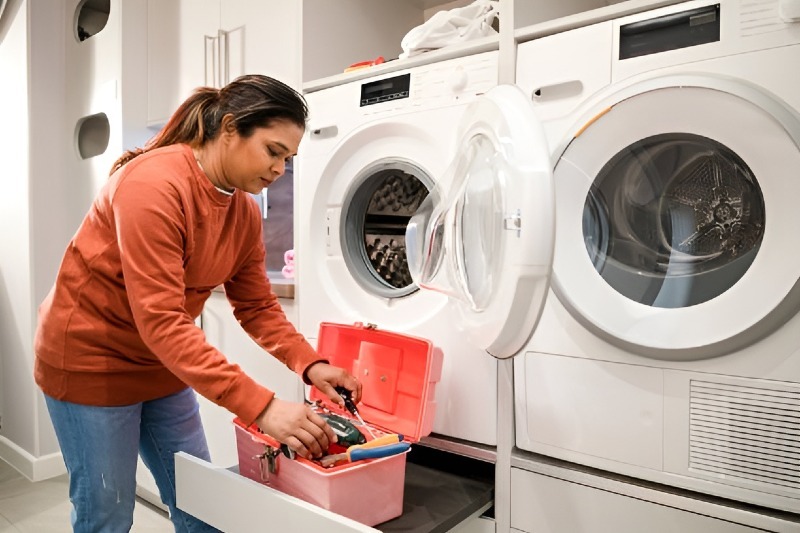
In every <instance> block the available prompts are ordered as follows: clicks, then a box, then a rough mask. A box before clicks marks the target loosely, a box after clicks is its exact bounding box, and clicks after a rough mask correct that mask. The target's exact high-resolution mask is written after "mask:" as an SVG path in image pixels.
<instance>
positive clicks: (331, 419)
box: [319, 413, 367, 447]
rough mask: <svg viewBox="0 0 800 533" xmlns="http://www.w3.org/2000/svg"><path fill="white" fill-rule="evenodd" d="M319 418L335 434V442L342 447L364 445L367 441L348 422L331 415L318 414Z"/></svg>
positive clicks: (353, 425) (340, 417)
mask: <svg viewBox="0 0 800 533" xmlns="http://www.w3.org/2000/svg"><path fill="white" fill-rule="evenodd" d="M319 416H321V417H322V418H323V419H324V420H325V421H326V422H327V423H328V425H329V426H330V427H331V429H332V430H333V432H334V433H335V434H336V437H337V439H338V440H337V442H338V443H339V444H341V445H342V446H345V447H347V446H353V445H354V444H364V443H365V442H367V439H366V438H365V437H364V434H363V433H361V432H360V431H359V430H358V428H357V427H356V426H355V424H353V423H352V422H351V421H350V420H348V419H347V418H345V417H343V416H339V415H335V414H333V413H320V414H319Z"/></svg>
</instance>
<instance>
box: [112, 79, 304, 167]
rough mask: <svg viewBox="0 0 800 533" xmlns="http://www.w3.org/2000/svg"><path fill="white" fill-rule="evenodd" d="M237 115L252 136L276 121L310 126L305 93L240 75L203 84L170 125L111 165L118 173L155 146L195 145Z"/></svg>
mask: <svg viewBox="0 0 800 533" xmlns="http://www.w3.org/2000/svg"><path fill="white" fill-rule="evenodd" d="M227 114H231V115H233V120H234V123H235V125H236V131H237V132H238V133H239V135H241V136H242V137H249V136H250V135H252V134H253V130H254V129H256V128H260V127H267V126H269V125H270V124H271V123H272V122H273V121H274V120H288V121H291V122H293V123H295V124H297V125H298V126H300V127H301V128H305V127H306V121H307V120H308V106H307V105H306V102H305V100H304V99H303V97H302V95H300V93H298V92H297V91H295V90H294V89H292V88H291V87H289V86H288V85H286V84H285V83H282V82H280V81H278V80H276V79H274V78H270V77H269V76H262V75H260V74H248V75H245V76H240V77H238V78H236V79H235V80H233V81H232V82H230V83H229V84H228V85H226V86H225V87H223V88H222V89H215V88H212V87H200V88H198V89H196V90H195V91H194V93H192V95H191V96H189V98H187V99H186V100H185V101H184V102H183V103H182V104H181V105H180V106H179V107H178V109H177V110H175V113H173V114H172V116H171V117H170V119H169V121H168V122H167V123H166V125H165V126H164V127H163V128H162V129H161V131H159V132H158V133H157V134H156V135H154V136H153V138H151V139H150V140H149V141H147V143H146V144H145V145H144V148H136V149H134V150H128V151H127V152H125V153H124V154H122V156H121V157H120V158H119V159H117V161H116V162H115V163H114V165H113V166H112V167H111V172H110V173H109V175H110V174H113V173H114V172H116V171H117V170H118V169H119V168H120V167H122V166H123V165H124V164H125V163H127V162H128V161H130V160H131V159H133V158H134V157H136V156H138V155H141V154H143V153H145V152H149V151H150V150H152V149H154V148H160V147H162V146H169V145H172V144H178V143H185V144H188V145H190V146H191V147H193V148H197V147H200V146H202V145H203V144H205V143H206V142H207V141H210V140H212V139H214V138H215V137H216V136H217V135H218V134H219V128H220V124H221V123H222V117H224V116H225V115H227Z"/></svg>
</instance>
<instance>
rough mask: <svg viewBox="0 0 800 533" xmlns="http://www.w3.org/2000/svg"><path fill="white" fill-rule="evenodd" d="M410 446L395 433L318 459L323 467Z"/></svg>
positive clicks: (382, 454) (395, 453)
mask: <svg viewBox="0 0 800 533" xmlns="http://www.w3.org/2000/svg"><path fill="white" fill-rule="evenodd" d="M410 447H411V443H410V442H403V436H402V435H400V434H397V433H393V434H391V435H384V436H383V437H378V438H377V439H375V440H371V441H369V442H367V443H366V444H357V445H355V446H350V447H349V448H347V451H345V452H342V453H336V454H333V455H326V456H325V457H323V458H321V459H320V460H319V462H320V464H321V465H322V466H324V467H325V468H328V467H331V466H333V465H334V464H336V463H338V462H339V461H348V462H351V463H352V462H354V461H361V460H363V459H377V458H379V457H389V456H391V455H397V454H398V453H403V452H405V451H406V450H408V449H409V448H410Z"/></svg>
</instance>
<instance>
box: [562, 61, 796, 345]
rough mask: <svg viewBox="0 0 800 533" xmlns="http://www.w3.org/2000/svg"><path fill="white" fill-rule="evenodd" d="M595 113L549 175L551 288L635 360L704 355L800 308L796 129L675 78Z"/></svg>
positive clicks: (743, 95)
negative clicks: (552, 198)
mask: <svg viewBox="0 0 800 533" xmlns="http://www.w3.org/2000/svg"><path fill="white" fill-rule="evenodd" d="M609 99H610V100H614V101H612V102H611V103H612V105H609V102H608V101H607V100H606V101H599V102H598V103H597V109H598V111H599V113H600V114H599V115H597V116H592V115H591V114H587V115H586V117H585V119H586V121H587V124H588V125H587V126H585V127H583V128H581V127H580V126H579V125H576V131H579V132H580V134H579V135H577V136H576V137H575V138H574V139H573V140H572V142H571V143H570V144H569V145H568V146H567V148H566V150H565V151H564V153H563V154H562V155H561V157H560V159H559V160H558V162H557V164H556V167H555V183H556V199H557V205H556V212H557V224H556V227H557V230H556V231H557V237H556V243H557V245H556V253H555V258H554V265H553V269H554V283H553V286H554V289H555V291H556V293H557V294H558V296H559V299H560V300H561V301H562V302H563V303H564V304H565V307H566V308H567V309H568V310H569V311H571V312H572V313H573V314H574V315H576V317H578V318H579V319H580V320H581V322H582V323H584V324H586V325H587V326H589V327H590V328H591V329H593V330H595V332H596V333H598V334H599V335H600V336H601V337H603V338H604V339H607V340H609V341H610V342H612V343H614V344H618V345H620V346H621V347H623V348H625V349H627V350H630V351H633V352H635V353H637V354H640V355H644V356H649V357H655V358H662V359H674V360H689V359H701V358H707V357H714V356H718V355H722V354H725V353H728V352H730V351H731V350H735V349H738V348H741V347H742V346H745V345H747V344H751V343H753V342H755V341H756V340H758V339H760V338H762V337H764V336H765V335H767V334H768V333H769V332H771V331H774V330H775V328H777V327H779V326H780V325H782V324H783V323H785V321H786V320H787V319H788V318H789V317H790V316H792V315H793V314H794V313H796V312H797V310H798V308H800V288H798V279H800V256H798V254H794V253H790V252H789V251H787V250H789V249H790V248H791V247H793V244H792V243H793V242H795V241H796V228H797V227H800V225H799V224H800V221H799V220H798V214H797V213H798V211H797V209H796V198H798V197H800V180H798V179H797V176H796V170H794V169H797V168H800V117H798V115H797V113H796V112H794V111H793V110H792V109H791V108H790V107H789V106H787V105H786V104H784V103H783V102H781V101H779V100H777V99H776V98H775V97H773V96H772V95H769V94H767V93H765V92H763V91H761V90H759V89H758V88H756V87H754V86H752V85H750V84H744V83H736V82H734V81H731V80H729V79H716V78H711V77H706V76H674V77H664V78H658V79H654V80H649V81H648V82H645V83H640V84H638V85H632V86H630V87H628V88H626V89H624V90H622V91H621V93H619V94H616V95H612V96H610V97H609Z"/></svg>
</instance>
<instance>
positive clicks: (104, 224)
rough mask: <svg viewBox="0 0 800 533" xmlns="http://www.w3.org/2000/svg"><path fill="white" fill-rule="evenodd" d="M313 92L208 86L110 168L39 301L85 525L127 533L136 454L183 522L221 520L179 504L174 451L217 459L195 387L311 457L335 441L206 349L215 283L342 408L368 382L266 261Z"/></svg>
mask: <svg viewBox="0 0 800 533" xmlns="http://www.w3.org/2000/svg"><path fill="white" fill-rule="evenodd" d="M307 114H308V111H307V108H306V105H305V102H304V100H303V98H302V97H301V96H300V95H299V94H298V93H297V92H295V91H294V90H293V89H291V88H290V87H288V86H286V85H284V84H282V83H280V82H278V81H276V80H274V79H271V78H268V77H266V76H243V77H240V78H238V79H236V80H234V81H233V82H232V83H230V84H229V85H227V86H226V87H224V88H222V89H212V88H200V89H198V90H197V91H196V92H195V93H194V94H193V95H192V96H190V97H189V98H188V99H187V100H186V101H185V102H184V103H183V104H182V105H181V106H180V107H179V108H178V109H177V111H176V112H175V114H174V115H173V116H172V117H171V118H170V120H169V122H168V123H167V125H166V126H165V127H164V129H163V130H161V131H160V132H159V133H158V134H157V135H156V136H155V137H153V139H151V140H150V141H149V142H148V144H147V145H146V146H145V148H144V149H137V150H132V151H128V152H126V153H125V154H123V155H122V157H120V159H119V160H117V162H116V163H115V164H114V166H113V168H112V170H111V178H110V179H109V181H108V183H107V184H106V185H105V187H104V188H103V189H102V190H101V191H100V193H99V194H98V196H97V198H96V199H95V201H94V203H93V204H92V207H91V209H90V210H89V213H88V214H87V215H86V217H85V218H84V220H83V223H82V224H81V226H80V228H79V229H78V232H77V233H76V235H75V236H74V237H73V239H72V241H71V242H70V243H69V246H68V247H67V250H66V253H65V255H64V259H63V261H62V264H61V267H60V270H59V272H58V276H57V279H56V283H55V286H54V287H53V289H52V291H51V292H50V294H49V295H48V297H47V298H46V299H45V301H44V302H43V304H42V306H41V308H40V311H39V313H40V316H39V327H38V330H37V333H36V339H35V352H36V364H35V371H34V372H35V377H36V382H37V384H38V385H39V386H40V387H41V389H42V391H43V392H44V394H45V400H46V403H47V407H48V410H49V412H50V417H51V419H52V421H53V425H54V427H55V430H56V435H57V437H58V441H59V444H60V446H61V450H62V454H63V457H64V461H65V463H66V466H67V470H68V472H69V476H70V499H71V500H72V503H73V512H72V522H73V529H74V531H76V532H84V531H87V532H88V531H128V530H129V529H130V527H131V524H132V523H133V508H134V497H135V486H136V480H135V473H136V463H137V454H138V453H140V454H141V456H142V459H143V460H144V462H145V464H146V465H147V467H148V468H149V469H150V470H151V472H152V473H153V476H154V477H155V479H156V482H157V484H158V487H159V491H160V492H161V498H162V500H163V501H164V503H165V504H166V505H168V506H169V509H170V516H171V519H172V522H173V524H174V525H175V530H176V531H207V530H213V528H210V527H209V526H208V525H206V524H203V523H202V522H200V521H198V520H197V519H195V518H193V517H191V516H189V515H187V514H186V513H183V512H182V511H180V510H179V509H177V508H176V507H175V475H174V459H173V456H174V453H175V452H178V451H184V452H187V453H189V454H192V455H195V456H197V457H201V458H203V459H206V460H208V459H209V454H208V448H207V445H206V439H205V435H204V433H203V428H202V425H201V422H200V417H199V414H198V404H197V399H196V397H195V396H194V392H193V390H194V391H197V392H198V393H200V394H202V395H203V396H205V397H206V398H208V399H209V400H211V401H213V402H215V403H217V404H219V405H221V406H223V407H225V408H227V409H228V410H230V411H231V412H232V413H233V414H235V415H236V416H238V417H240V418H241V419H242V420H243V421H245V422H247V423H248V424H249V423H251V422H255V423H256V424H257V425H258V426H259V427H260V428H261V430H263V431H264V432H265V433H269V434H270V435H272V436H273V437H275V438H276V439H277V440H279V441H280V442H283V443H285V444H287V445H288V446H289V447H290V448H292V449H293V450H295V451H296V452H297V453H299V454H300V455H303V456H305V457H311V456H314V457H319V456H321V455H322V454H323V453H324V452H325V451H326V450H327V448H328V444H329V443H330V442H334V441H335V439H336V437H335V435H334V434H333V432H332V430H331V428H330V427H329V426H328V425H327V424H326V423H325V421H324V420H323V419H322V418H320V417H319V416H318V415H316V414H315V413H313V412H312V411H311V410H309V409H308V408H307V407H306V406H305V405H303V404H297V403H291V402H286V401H283V400H281V399H279V398H276V397H275V396H274V394H273V393H272V392H271V391H270V390H269V389H267V388H265V387H263V386H262V385H259V384H258V383H256V382H255V381H254V380H253V379H251V378H250V377H248V376H247V375H246V374H245V373H244V372H242V370H241V369H240V368H239V367H238V366H237V365H235V364H232V363H230V362H228V361H227V360H226V358H225V356H224V355H223V354H222V353H220V352H219V351H217V350H216V349H215V348H214V347H213V346H211V345H209V344H208V343H207V342H206V340H205V337H204V335H203V331H202V330H201V329H200V328H198V327H197V326H196V325H195V322H194V321H195V318H196V317H197V316H198V315H199V314H200V312H201V310H202V309H203V304H204V302H205V301H206V299H207V298H208V297H209V295H210V293H211V290H212V289H213V288H215V287H217V286H219V285H223V286H224V287H225V294H226V296H227V298H228V300H229V301H230V302H231V304H232V306H233V312H234V314H235V316H236V318H237V319H238V321H239V323H240V324H241V325H242V328H244V330H245V331H247V333H248V334H250V336H251V337H253V339H255V341H256V342H258V343H259V344H260V345H261V346H262V347H263V348H264V349H265V350H267V351H268V352H269V353H271V354H272V355H273V356H275V357H277V358H278V359H280V360H281V361H283V362H284V363H285V364H286V365H287V366H288V367H289V368H291V369H293V370H294V371H296V372H297V373H298V374H300V375H301V376H302V377H303V380H304V381H305V382H306V383H308V384H313V385H315V386H317V387H318V388H319V389H320V390H322V391H323V392H324V393H326V394H327V395H328V396H330V397H331V398H332V399H335V400H336V401H339V402H340V403H341V398H340V397H339V395H338V394H337V393H336V392H335V391H334V387H337V386H343V387H345V388H347V389H349V390H350V391H352V392H353V395H354V397H355V398H356V400H358V398H360V396H361V386H360V384H359V383H358V382H357V380H356V379H355V378H354V377H353V376H352V375H350V374H349V373H347V372H346V371H344V370H343V369H340V368H336V367H333V366H331V365H329V364H328V363H327V362H326V361H324V360H322V359H321V358H320V356H319V355H318V354H317V353H316V352H315V351H314V349H313V348H312V347H311V346H310V345H309V344H308V343H307V342H306V340H305V339H304V338H303V337H302V336H301V335H300V334H299V333H298V332H297V331H296V330H295V329H294V327H293V326H292V325H291V323H290V322H289V321H288V320H287V319H286V317H285V315H284V314H283V311H282V310H281V307H280V305H279V304H278V301H277V298H276V297H275V295H274V294H273V293H272V291H271V289H270V284H269V281H268V279H267V277H266V271H265V268H264V257H265V251H264V246H263V241H262V236H261V219H260V213H259V210H258V206H257V205H256V203H255V201H254V200H253V199H252V198H251V197H250V196H249V195H248V194H245V193H260V192H261V190H262V189H263V188H264V187H267V186H268V185H269V184H270V183H272V182H273V181H274V180H276V179H277V178H278V177H279V176H281V175H282V174H283V172H284V165H285V163H286V161H288V160H289V158H291V157H292V156H294V155H295V154H296V153H297V148H298V145H299V144H300V139H301V138H302V135H303V132H304V129H305V124H306V120H307Z"/></svg>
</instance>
